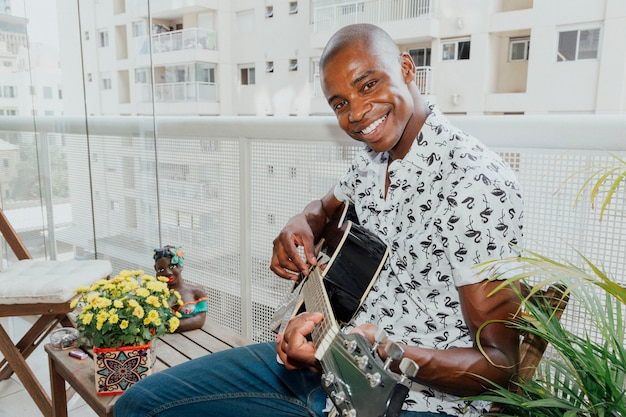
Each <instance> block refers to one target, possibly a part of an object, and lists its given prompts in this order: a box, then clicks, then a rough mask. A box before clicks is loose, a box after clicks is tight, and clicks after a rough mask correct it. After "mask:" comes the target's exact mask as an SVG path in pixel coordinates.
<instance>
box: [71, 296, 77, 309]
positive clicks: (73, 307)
mask: <svg viewBox="0 0 626 417" xmlns="http://www.w3.org/2000/svg"><path fill="white" fill-rule="evenodd" d="M78 300H79V298H74V299H73V300H72V302H71V303H70V308H71V309H72V310H74V309H75V308H76V306H77V305H78Z"/></svg>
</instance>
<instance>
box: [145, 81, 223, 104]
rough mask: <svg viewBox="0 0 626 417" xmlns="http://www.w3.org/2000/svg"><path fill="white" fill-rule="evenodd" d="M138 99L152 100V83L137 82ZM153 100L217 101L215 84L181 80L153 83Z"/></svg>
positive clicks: (162, 101)
mask: <svg viewBox="0 0 626 417" xmlns="http://www.w3.org/2000/svg"><path fill="white" fill-rule="evenodd" d="M138 86H139V100H140V101H141V102H143V103H148V102H151V101H152V85H151V84H138ZM154 101H156V102H160V103H164V102H194V101H211V102H216V101H217V86H216V85H215V83H203V82H181V83H156V84H154Z"/></svg>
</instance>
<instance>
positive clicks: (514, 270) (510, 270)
mask: <svg viewBox="0 0 626 417" xmlns="http://www.w3.org/2000/svg"><path fill="white" fill-rule="evenodd" d="M613 157H614V161H615V163H612V164H609V165H604V166H589V167H587V168H585V169H584V170H582V171H579V172H577V173H575V174H573V175H572V177H573V176H575V175H580V174H582V173H591V175H589V174H587V175H588V178H587V179H586V180H585V181H584V183H583V185H582V187H581V188H580V190H579V192H578V194H577V197H576V200H575V204H577V203H578V202H579V199H580V197H581V196H582V194H583V191H584V190H585V189H589V188H590V189H591V193H590V196H591V197H590V198H591V204H592V205H593V206H595V203H596V201H597V200H598V199H599V198H601V196H603V199H602V203H601V209H600V220H601V219H602V215H603V214H604V212H605V209H606V207H607V205H608V204H609V203H610V201H611V199H612V197H613V196H614V194H615V192H616V191H617V189H618V187H619V185H620V183H621V181H622V180H623V179H624V178H625V177H626V162H625V161H624V159H621V158H619V157H618V156H616V155H613ZM570 178H571V177H570ZM568 180H569V178H568ZM577 254H578V256H579V259H578V260H577V262H574V261H563V262H560V261H557V260H554V259H550V258H548V257H546V256H542V255H541V254H539V253H536V252H531V251H526V255H525V256H523V257H517V258H508V259H504V260H498V261H493V262H488V263H484V264H482V265H481V268H482V269H481V273H483V274H486V275H487V276H489V277H490V278H491V279H502V283H501V285H500V286H499V288H502V287H505V286H509V285H510V284H511V283H512V282H514V281H522V282H524V283H525V284H528V285H530V286H531V287H532V289H531V294H530V295H529V296H522V295H521V293H520V298H521V299H522V308H523V309H524V312H523V314H519V315H517V316H516V317H515V318H513V319H511V320H510V321H508V325H510V326H512V327H515V328H517V329H518V330H519V331H520V332H530V333H533V334H536V335H538V336H540V337H542V338H543V339H545V340H547V341H548V342H549V343H550V345H551V346H552V348H551V351H552V352H554V353H553V354H551V355H549V356H547V357H544V359H543V360H542V362H541V363H540V364H539V366H538V368H537V372H536V374H535V376H534V377H533V378H532V379H526V380H517V381H514V382H513V385H512V386H511V387H501V386H497V385H494V384H493V383H491V382H490V381H486V382H488V384H490V385H491V386H494V388H493V389H491V390H490V391H489V392H487V393H485V394H483V395H480V396H474V397H472V399H481V400H488V401H493V402H496V403H499V404H500V405H501V406H502V407H501V409H500V411H499V412H497V413H494V414H491V415H499V416H536V417H539V416H555V417H556V416H559V417H561V416H565V417H570V416H571V417H573V416H598V417H605V416H615V417H617V416H626V347H625V346H626V345H625V342H626V339H625V336H624V333H625V331H626V329H625V328H624V326H625V322H624V320H623V313H624V309H625V308H626V288H624V287H623V286H622V285H620V284H619V283H618V282H617V281H616V280H615V279H613V277H612V276H611V274H610V273H608V272H606V271H604V270H603V269H602V268H600V267H598V266H597V265H594V263H593V262H592V261H591V260H590V259H588V258H587V257H585V256H584V255H583V254H582V253H580V252H577ZM504 278H506V279H504ZM554 284H565V285H566V286H567V288H568V290H567V292H568V293H567V295H568V296H570V297H573V299H574V300H575V302H577V304H578V306H579V308H580V310H581V316H583V317H585V319H587V320H589V325H590V326H591V327H589V329H593V331H594V333H596V335H595V336H591V335H590V334H589V332H587V331H585V332H583V334H577V333H575V332H573V331H570V330H568V329H566V328H565V327H564V326H563V324H562V323H561V322H560V321H559V320H555V319H554V318H553V317H552V316H551V313H550V312H549V311H548V310H547V308H546V307H545V305H541V304H539V305H537V304H533V303H530V302H529V300H530V297H531V296H532V294H533V293H534V292H536V291H538V290H539V289H541V288H544V287H545V286H547V285H554Z"/></svg>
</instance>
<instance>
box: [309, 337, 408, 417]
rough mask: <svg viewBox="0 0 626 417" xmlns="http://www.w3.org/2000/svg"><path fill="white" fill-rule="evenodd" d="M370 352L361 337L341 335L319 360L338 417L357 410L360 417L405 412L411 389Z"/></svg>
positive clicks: (390, 416) (348, 414) (387, 415)
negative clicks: (403, 405)
mask: <svg viewBox="0 0 626 417" xmlns="http://www.w3.org/2000/svg"><path fill="white" fill-rule="evenodd" d="M370 349H371V345H370V343H369V342H368V341H367V340H365V338H364V337H363V336H361V335H360V334H341V333H339V334H338V335H336V336H335V338H334V339H333V342H332V344H331V346H330V348H329V349H327V350H326V352H325V354H324V355H323V356H322V358H321V360H320V363H321V364H322V369H323V370H324V376H323V377H322V387H323V388H324V391H326V393H327V394H328V396H329V397H330V399H331V400H332V401H333V403H334V404H335V406H336V407H337V409H338V410H340V411H341V413H340V414H339V415H342V416H343V415H347V416H350V415H351V414H350V410H355V411H356V410H358V411H356V415H357V416H358V417H395V416H398V415H399V414H400V411H401V410H402V404H403V403H404V400H405V399H406V396H407V393H408V392H409V388H408V387H407V386H406V385H404V384H402V383H400V382H399V381H398V380H397V379H396V377H395V376H393V375H392V374H391V373H389V372H388V371H387V370H386V369H384V368H383V364H382V362H381V361H380V359H379V358H378V357H377V356H374V355H372V354H371V353H370ZM365 358H367V359H365ZM344 413H345V414H344Z"/></svg>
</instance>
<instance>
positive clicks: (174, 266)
mask: <svg viewBox="0 0 626 417" xmlns="http://www.w3.org/2000/svg"><path fill="white" fill-rule="evenodd" d="M176 268H178V265H176V264H172V265H170V269H176Z"/></svg>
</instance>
